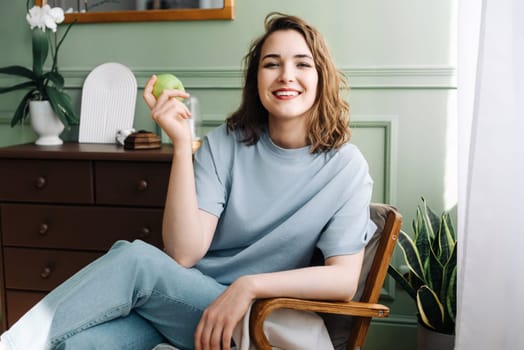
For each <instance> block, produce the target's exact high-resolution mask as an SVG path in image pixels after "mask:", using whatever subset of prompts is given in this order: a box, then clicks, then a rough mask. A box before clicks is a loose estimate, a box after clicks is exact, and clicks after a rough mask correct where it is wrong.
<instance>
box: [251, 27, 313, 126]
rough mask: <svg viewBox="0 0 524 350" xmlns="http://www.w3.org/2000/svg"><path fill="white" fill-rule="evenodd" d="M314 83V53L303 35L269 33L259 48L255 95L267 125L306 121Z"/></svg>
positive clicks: (283, 32) (291, 32)
mask: <svg viewBox="0 0 524 350" xmlns="http://www.w3.org/2000/svg"><path fill="white" fill-rule="evenodd" d="M317 84H318V73H317V70H316V68H315V62H314V60H313V54H312V53H311V51H310V50H309V47H308V46H307V44H306V41H305V40H304V38H303V37H302V35H301V34H300V33H298V32H297V31H295V30H279V31H276V32H274V33H272V34H271V35H270V36H269V37H268V38H267V39H266V41H265V43H264V45H263V46H262V50H261V55H260V62H259V65H258V93H259V96H260V100H261V102H262V105H263V106H264V107H265V108H266V109H267V110H268V111H269V121H270V123H271V122H273V123H275V122H277V123H278V122H284V121H287V120H292V119H297V118H301V119H302V122H305V118H304V117H305V116H306V115H307V114H308V112H309V110H310V109H311V107H312V106H313V104H314V102H315V98H316V95H317Z"/></svg>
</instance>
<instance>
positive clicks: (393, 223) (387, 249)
mask: <svg viewBox="0 0 524 350" xmlns="http://www.w3.org/2000/svg"><path fill="white" fill-rule="evenodd" d="M372 206H373V205H372ZM401 225H402V216H401V215H400V213H398V211H397V210H396V209H394V208H393V207H391V206H387V214H386V220H385V224H384V229H383V231H382V234H381V237H380V240H379V242H378V246H377V250H376V253H375V254H374V257H370V258H372V259H373V260H372V263H371V268H370V270H369V273H368V275H367V279H366V282H365V285H364V289H363V293H362V296H361V298H360V301H348V302H332V301H316V300H303V299H294V298H270V299H260V300H257V301H256V302H255V303H254V304H253V307H252V309H251V315H250V333H251V339H252V341H253V342H254V344H255V346H256V348H257V349H259V350H271V345H270V343H269V341H268V339H267V337H266V335H265V334H264V328H263V327H264V321H265V319H266V317H267V316H268V315H269V314H270V313H271V312H272V311H273V310H275V309H279V308H283V309H295V310H304V311H313V312H320V313H328V314H339V315H347V316H353V321H352V322H351V330H350V332H349V339H348V341H347V346H346V349H348V350H361V349H363V346H364V342H365V340H366V336H367V333H368V329H369V325H370V323H371V319H372V318H373V317H377V318H385V317H388V316H389V308H388V307H386V306H384V305H381V304H377V302H378V299H379V297H380V292H381V289H382V286H383V284H384V279H385V278H386V275H387V271H388V266H389V263H390V260H391V256H392V255H393V251H394V249H395V244H396V242H397V239H398V235H399V232H400V228H401ZM375 234H377V233H375Z"/></svg>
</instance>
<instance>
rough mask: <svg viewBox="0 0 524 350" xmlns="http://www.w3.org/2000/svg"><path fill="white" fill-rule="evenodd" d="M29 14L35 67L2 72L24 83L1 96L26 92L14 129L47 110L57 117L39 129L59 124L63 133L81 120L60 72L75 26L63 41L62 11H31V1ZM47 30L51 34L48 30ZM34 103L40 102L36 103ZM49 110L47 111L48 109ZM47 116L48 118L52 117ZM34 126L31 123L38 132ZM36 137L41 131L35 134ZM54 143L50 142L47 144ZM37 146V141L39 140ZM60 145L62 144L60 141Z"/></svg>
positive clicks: (44, 8)
mask: <svg viewBox="0 0 524 350" xmlns="http://www.w3.org/2000/svg"><path fill="white" fill-rule="evenodd" d="M26 7H27V9H28V14H27V16H26V19H27V22H28V23H29V26H30V29H31V39H32V49H33V67H32V69H29V68H27V67H24V66H20V65H13V66H8V67H3V68H0V73H2V74H8V75H13V76H18V77H20V78H23V79H24V80H25V81H22V82H19V83H17V84H15V85H13V86H9V87H0V94H2V93H7V92H11V91H16V90H26V91H27V92H26V94H25V95H24V96H23V97H22V100H21V101H20V103H19V104H18V107H17V108H16V110H15V113H14V115H13V118H12V119H11V126H12V127H13V126H15V125H16V124H18V123H20V124H21V123H23V122H24V120H25V119H26V118H27V116H28V115H31V118H33V116H34V112H33V110H37V109H39V108H44V109H46V110H47V111H48V112H49V111H51V112H49V113H51V114H52V117H55V119H56V120H55V121H44V122H41V123H40V124H42V125H40V126H44V127H45V126H50V125H51V124H58V127H59V128H60V126H61V129H60V131H59V132H58V134H60V132H61V131H62V130H63V128H64V125H73V124H77V123H78V117H77V115H76V113H75V112H74V110H73V106H72V102H71V98H70V96H69V95H68V94H67V93H66V92H65V91H64V78H63V76H62V75H61V74H60V72H59V71H58V50H59V49H60V46H61V45H62V43H63V42H64V39H65V38H66V36H67V34H68V33H69V30H70V29H71V26H72V25H73V23H71V24H70V25H68V26H67V28H66V29H65V31H64V33H63V35H62V36H61V38H59V37H58V34H57V24H59V23H61V22H62V21H63V20H64V11H63V10H62V9H61V8H59V7H55V8H51V7H50V6H49V5H47V4H46V5H44V6H41V7H40V6H33V7H32V8H30V9H29V0H28V1H27V3H26ZM46 29H48V30H46ZM49 52H51V56H50V57H51V68H50V69H49V71H47V72H46V71H45V70H44V64H45V63H46V61H47V60H48V58H49ZM35 101H39V102H36V103H33V102H35ZM46 106H47V107H46ZM49 113H48V114H49ZM34 122H36V121H33V120H31V123H32V126H33V128H34V129H35V127H37V126H35V125H34ZM35 132H37V134H38V133H39V131H38V130H35ZM50 140H51V139H48V141H47V142H52V141H50ZM37 143H38V140H37ZM60 143H61V140H60Z"/></svg>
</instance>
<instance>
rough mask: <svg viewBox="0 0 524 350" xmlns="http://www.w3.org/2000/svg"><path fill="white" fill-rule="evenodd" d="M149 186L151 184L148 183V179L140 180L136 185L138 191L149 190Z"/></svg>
mask: <svg viewBox="0 0 524 350" xmlns="http://www.w3.org/2000/svg"><path fill="white" fill-rule="evenodd" d="M148 186H149V184H148V183H147V181H146V180H140V181H139V182H138V185H136V189H137V190H138V191H145V190H147V187H148Z"/></svg>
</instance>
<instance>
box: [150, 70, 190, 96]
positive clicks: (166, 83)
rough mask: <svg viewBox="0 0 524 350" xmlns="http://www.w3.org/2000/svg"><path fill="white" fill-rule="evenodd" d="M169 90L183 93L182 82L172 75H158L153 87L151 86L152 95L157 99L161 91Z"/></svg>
mask: <svg viewBox="0 0 524 350" xmlns="http://www.w3.org/2000/svg"><path fill="white" fill-rule="evenodd" d="M166 89H170V90H180V91H183V92H185V91H186V90H185V89H184V85H182V82H181V81H180V79H178V78H177V77H175V76H174V75H173V74H167V73H166V74H159V75H157V77H156V82H155V86H153V95H154V96H155V97H156V98H158V97H159V96H160V94H162V91H164V90H166Z"/></svg>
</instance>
